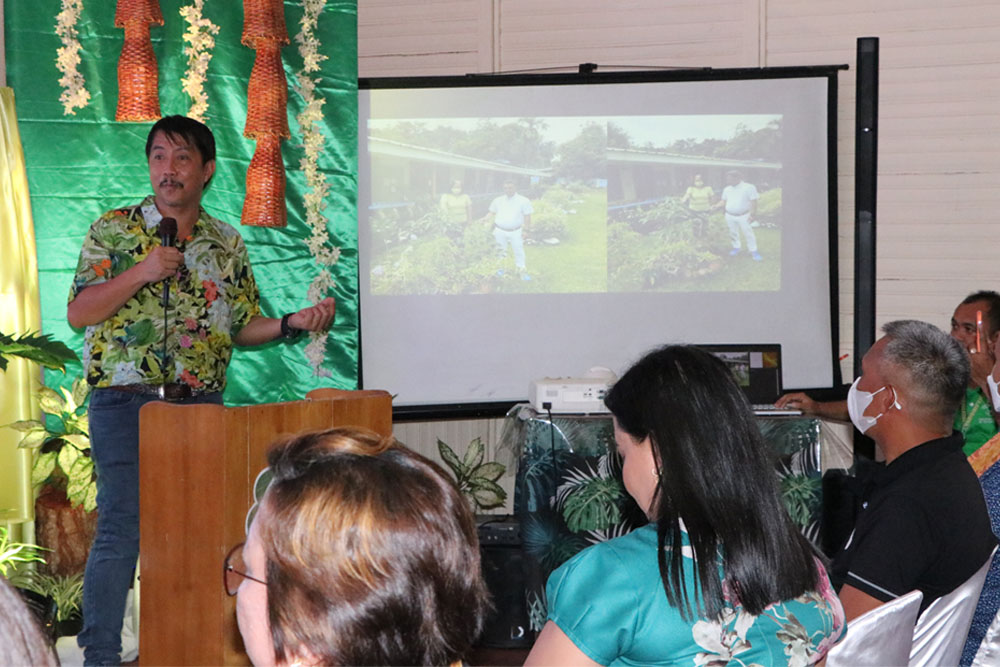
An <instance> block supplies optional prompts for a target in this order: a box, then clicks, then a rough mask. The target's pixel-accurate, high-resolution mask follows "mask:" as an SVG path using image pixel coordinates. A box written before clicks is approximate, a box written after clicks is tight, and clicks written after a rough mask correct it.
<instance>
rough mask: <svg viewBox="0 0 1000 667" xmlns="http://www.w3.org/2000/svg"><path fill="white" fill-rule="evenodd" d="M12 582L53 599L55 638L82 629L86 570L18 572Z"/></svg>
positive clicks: (69, 634)
mask: <svg viewBox="0 0 1000 667" xmlns="http://www.w3.org/2000/svg"><path fill="white" fill-rule="evenodd" d="M11 583H12V584H14V585H15V586H16V587H18V588H20V589H21V590H22V591H31V592H32V593H34V594H35V595H37V596H40V597H42V598H45V599H48V600H51V601H52V604H54V606H55V625H54V628H53V630H54V632H53V638H54V639H58V638H59V637H73V636H75V635H77V634H79V633H80V630H81V629H82V628H83V615H82V614H81V611H80V607H81V604H82V602H83V573H82V572H77V573H76V574H70V575H62V574H44V573H41V572H38V571H36V570H27V571H24V572H19V573H17V574H16V575H15V576H14V577H12V578H11ZM22 595H23V593H22Z"/></svg>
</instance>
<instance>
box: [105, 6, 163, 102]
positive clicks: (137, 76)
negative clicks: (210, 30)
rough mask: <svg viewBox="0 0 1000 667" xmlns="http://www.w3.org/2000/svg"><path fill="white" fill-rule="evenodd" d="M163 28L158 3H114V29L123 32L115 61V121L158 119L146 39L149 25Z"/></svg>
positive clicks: (149, 46) (150, 50)
mask: <svg viewBox="0 0 1000 667" xmlns="http://www.w3.org/2000/svg"><path fill="white" fill-rule="evenodd" d="M151 23H156V24H157V25H163V14H162V12H161V11H160V3H159V0H118V6H117V8H116V10H115V26H116V27H118V28H124V29H125V42H124V44H122V53H121V56H120V57H119V58H118V108H117V110H116V111H115V120H117V121H147V120H156V119H158V118H159V117H160V95H159V72H158V70H157V66H156V54H154V53H153V44H152V42H151V41H150V39H149V25H150V24H151Z"/></svg>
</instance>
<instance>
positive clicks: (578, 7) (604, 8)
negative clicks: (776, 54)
mask: <svg viewBox="0 0 1000 667" xmlns="http://www.w3.org/2000/svg"><path fill="white" fill-rule="evenodd" d="M498 2H499V11H498V16H497V22H498V28H499V39H498V49H499V57H498V62H499V65H500V67H499V69H500V71H510V70H523V69H535V68H551V67H569V68H573V67H576V65H578V64H579V63H582V62H594V63H597V64H598V65H599V66H604V68H607V69H613V68H615V67H616V66H647V67H649V66H656V67H701V66H712V67H723V66H726V67H756V66H757V65H758V64H759V63H758V33H759V25H760V22H759V12H758V9H757V3H756V2H746V1H745V0H700V1H699V0H673V1H669V2H664V1H663V0H626V1H622V2H614V3H609V2H605V1H604V0H576V1H571V0H544V1H538V0H498Z"/></svg>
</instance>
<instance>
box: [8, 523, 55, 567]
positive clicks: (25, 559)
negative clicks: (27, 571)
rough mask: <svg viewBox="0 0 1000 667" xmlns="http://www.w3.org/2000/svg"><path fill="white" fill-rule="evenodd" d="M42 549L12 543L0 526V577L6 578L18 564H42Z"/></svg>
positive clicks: (23, 543)
mask: <svg viewBox="0 0 1000 667" xmlns="http://www.w3.org/2000/svg"><path fill="white" fill-rule="evenodd" d="M42 551H44V549H43V548H42V547H39V546H37V545H34V544H26V543H25V542H14V541H12V540H11V539H10V532H9V531H8V529H7V527H6V526H0V576H4V577H6V576H7V573H8V572H11V571H12V570H13V569H14V568H16V567H17V566H18V564H19V563H44V562H45V558H43V557H42Z"/></svg>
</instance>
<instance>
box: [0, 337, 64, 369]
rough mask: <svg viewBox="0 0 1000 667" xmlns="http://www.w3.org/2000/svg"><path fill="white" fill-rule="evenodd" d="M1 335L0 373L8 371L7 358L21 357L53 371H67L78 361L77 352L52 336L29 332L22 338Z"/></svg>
mask: <svg viewBox="0 0 1000 667" xmlns="http://www.w3.org/2000/svg"><path fill="white" fill-rule="evenodd" d="M15 336H16V334H15V335H8V334H5V333H0V371H5V370H7V357H21V358H23V359H28V360H30V361H34V362H36V363H39V364H41V365H42V366H45V368H49V369H51V370H59V371H65V370H66V364H67V363H68V362H70V361H77V359H78V357H77V356H76V352H74V351H73V350H71V349H69V348H68V347H66V345H65V344H64V343H62V342H61V341H58V340H53V339H52V336H51V335H50V334H44V335H42V334H36V333H32V332H30V331H29V332H28V333H26V334H22V335H21V336H17V337H15Z"/></svg>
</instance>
